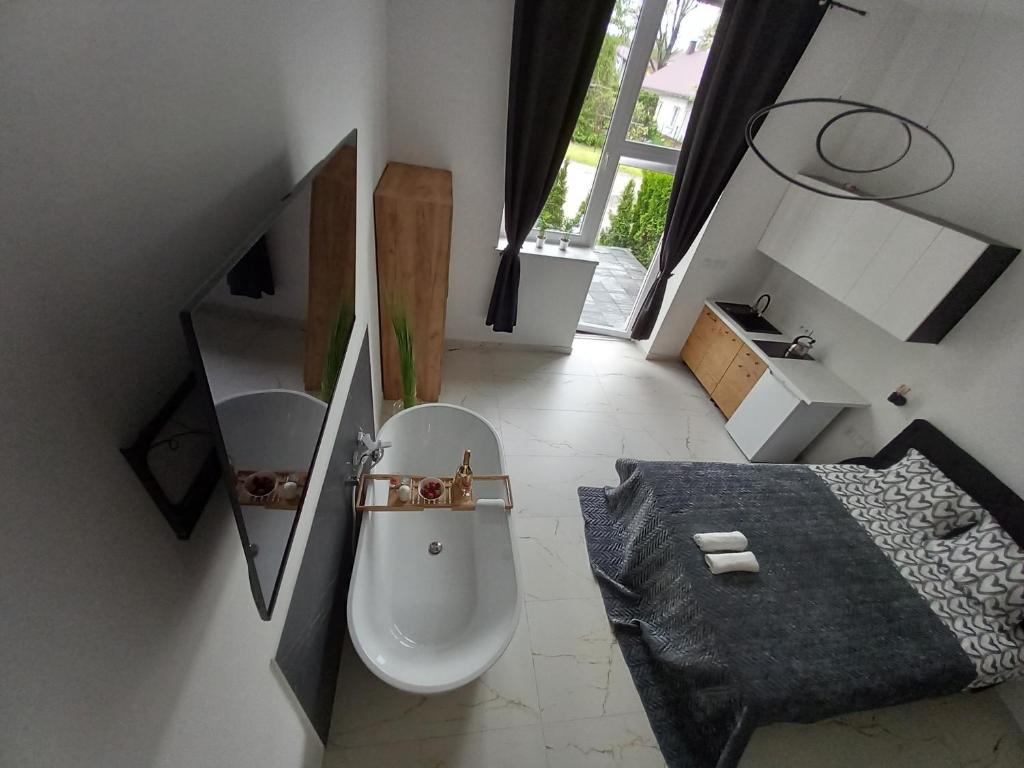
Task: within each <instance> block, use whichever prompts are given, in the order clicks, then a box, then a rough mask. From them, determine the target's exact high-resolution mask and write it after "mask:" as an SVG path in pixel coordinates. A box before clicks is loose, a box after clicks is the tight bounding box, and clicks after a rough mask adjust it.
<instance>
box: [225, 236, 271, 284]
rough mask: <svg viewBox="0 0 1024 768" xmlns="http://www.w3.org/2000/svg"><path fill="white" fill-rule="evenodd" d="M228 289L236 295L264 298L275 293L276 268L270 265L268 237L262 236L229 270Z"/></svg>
mask: <svg viewBox="0 0 1024 768" xmlns="http://www.w3.org/2000/svg"><path fill="white" fill-rule="evenodd" d="M228 289H229V290H230V291H231V293H232V295H234V296H248V297H249V298H250V299H260V298H263V294H264V293H265V294H267V295H268V296H273V295H274V270H273V269H272V268H271V266H270V251H268V250H267V238H266V236H263V237H261V238H260V239H259V240H257V241H256V244H255V245H253V247H252V248H250V249H249V251H248V252H247V253H246V254H245V256H243V257H242V258H241V259H239V261H238V263H237V264H235V266H233V267H232V268H231V271H230V272H228Z"/></svg>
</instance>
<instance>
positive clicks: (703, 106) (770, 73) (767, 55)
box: [630, 0, 825, 339]
mask: <svg viewBox="0 0 1024 768" xmlns="http://www.w3.org/2000/svg"><path fill="white" fill-rule="evenodd" d="M824 13H825V8H824V7H822V6H819V5H818V3H817V0H772V2H765V0H725V2H724V4H723V5H722V15H721V17H720V18H719V20H718V31H717V33H716V34H715V39H714V41H713V42H712V44H711V51H710V52H709V53H708V61H707V66H706V68H705V70H704V76H703V78H702V79H701V81H700V86H698V88H697V95H696V97H695V98H694V100H693V110H692V112H691V116H690V123H689V126H688V127H687V129H686V135H685V136H684V137H683V145H682V147H681V148H680V150H679V165H678V166H677V167H676V175H675V180H674V181H673V182H672V195H671V197H670V198H669V202H668V215H667V217H666V221H665V235H664V240H663V243H662V247H661V253H660V255H659V256H658V265H657V269H658V272H657V277H656V278H655V281H654V285H653V287H652V289H651V290H650V292H649V293H648V294H647V296H646V298H645V299H644V303H643V305H642V306H641V308H640V312H639V313H638V315H637V319H636V323H634V325H633V329H632V332H631V334H630V335H631V336H632V337H633V338H634V339H647V338H650V335H651V331H652V330H653V329H654V323H655V321H656V320H657V319H658V312H659V311H660V310H661V303H662V301H663V300H664V298H665V285H666V283H667V282H668V279H669V278H670V277H671V276H672V270H673V269H675V267H676V266H677V265H678V264H679V262H680V261H682V259H683V256H685V255H686V252H687V251H688V250H689V249H690V246H691V245H693V241H694V240H695V239H696V238H697V234H698V233H699V232H700V229H701V227H702V226H703V225H704V222H705V221H706V220H707V218H708V216H709V215H710V214H711V209H712V208H714V206H715V203H716V202H717V201H718V197H719V195H721V194H722V190H723V189H725V185H726V184H727V183H728V182H729V178H730V177H731V176H732V173H733V171H735V170H736V166H737V165H739V162H740V160H741V159H742V158H743V153H744V152H746V151H747V144H746V139H745V136H744V130H745V128H746V125H747V119H748V118H749V117H750V116H751V115H752V114H753V113H754V112H756V111H757V110H758V109H760V108H761V107H763V106H766V105H768V104H771V103H773V102H774V101H776V100H777V99H778V97H779V94H780V93H781V92H782V87H783V86H784V85H785V84H786V81H787V80H788V79H789V76H790V74H791V73H792V72H793V68H794V67H795V66H796V64H797V62H798V61H799V60H800V56H801V55H802V54H803V52H804V49H805V48H806V47H807V43H809V42H810V40H811V36H812V35H813V34H814V30H815V29H817V27H818V22H819V21H821V17H822V15H823V14H824Z"/></svg>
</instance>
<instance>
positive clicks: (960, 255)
mask: <svg viewBox="0 0 1024 768" xmlns="http://www.w3.org/2000/svg"><path fill="white" fill-rule="evenodd" d="M800 180H801V181H804V182H806V183H808V184H816V185H820V186H822V187H827V185H826V184H825V183H824V182H821V181H818V180H816V179H812V178H810V177H806V176H801V177H800ZM758 249H759V250H760V251H761V252H762V253H764V254H766V255H767V256H770V257H771V258H773V259H774V260H775V261H777V262H779V263H780V264H782V265H783V266H784V267H786V268H788V269H789V270H791V271H792V272H795V273H796V274H798V275H800V277H802V278H804V279H805V280H807V281H808V282H810V283H812V284H813V285H815V286H817V287H818V288H820V289H821V290H823V291H825V293H827V294H829V295H830V296H832V297H834V298H836V299H838V300H839V301H841V302H843V303H844V304H846V305H848V306H850V307H851V308H852V309H854V310H856V311H857V312H859V313H860V314H862V315H863V316H864V317H866V318H867V319H868V320H870V321H871V322H873V323H875V324H876V325H879V326H881V327H882V328H884V329H885V330H886V331H888V332H889V333H891V334H892V335H893V336H895V337H896V338H898V339H903V340H905V341H920V342H927V343H932V344H934V343H937V342H938V341H939V340H940V339H942V337H943V336H945V335H946V334H947V333H949V331H950V330H951V329H952V328H953V326H954V325H956V324H957V322H958V321H959V320H960V318H962V317H963V316H964V315H966V314H967V312H968V310H970V308H971V307H972V306H974V304H975V303H976V302H977V301H978V299H979V298H981V296H982V294H984V293H985V291H986V290H988V287H989V286H990V285H992V283H994V282H995V280H996V278H997V277H999V275H1000V274H1002V272H1003V270H1005V269H1006V268H1007V267H1008V266H1009V264H1010V262H1011V261H1013V259H1014V257H1015V256H1016V255H1017V254H1018V253H1019V249H1017V248H1011V247H1009V246H1006V245H1001V244H998V243H993V242H991V241H989V240H986V239H985V238H982V237H980V236H978V235H973V234H968V233H966V232H963V231H961V230H958V229H956V228H954V227H952V226H951V225H949V224H944V223H940V222H936V221H932V220H929V219H925V218H922V217H921V216H918V215H917V214H914V213H910V212H909V211H905V210H903V209H901V208H899V207H898V206H895V205H893V204H891V203H881V202H870V201H864V200H838V199H836V198H832V197H825V196H823V195H818V194H816V193H814V192H811V191H809V190H806V189H803V188H801V187H798V186H796V185H795V184H791V185H790V186H789V189H788V190H787V191H786V194H785V196H784V197H783V198H782V202H781V203H779V207H778V209H777V210H776V211H775V215H774V216H773V217H772V220H771V222H770V223H769V224H768V228H767V229H766V230H765V233H764V236H763V237H762V238H761V242H760V243H759V244H758Z"/></svg>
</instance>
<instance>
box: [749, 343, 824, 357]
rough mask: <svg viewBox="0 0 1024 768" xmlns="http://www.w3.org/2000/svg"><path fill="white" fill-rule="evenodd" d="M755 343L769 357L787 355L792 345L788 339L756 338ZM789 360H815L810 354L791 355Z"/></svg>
mask: <svg viewBox="0 0 1024 768" xmlns="http://www.w3.org/2000/svg"><path fill="white" fill-rule="evenodd" d="M754 343H755V344H757V346H758V347H760V348H761V350H762V351H763V352H764V353H765V354H766V355H768V357H786V350H788V349H789V347H790V342H788V341H759V340H757V339H754ZM787 359H788V360H813V359H814V358H813V357H811V356H810V355H804V356H803V357H790V358H787Z"/></svg>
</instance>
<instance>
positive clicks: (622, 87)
mask: <svg viewBox="0 0 1024 768" xmlns="http://www.w3.org/2000/svg"><path fill="white" fill-rule="evenodd" d="M667 5H668V0H643V4H642V5H641V8H640V15H639V17H638V18H637V24H636V29H635V30H634V32H633V42H632V43H631V44H630V46H629V56H628V57H627V58H626V65H625V67H624V68H623V71H622V81H621V83H620V84H619V93H618V96H617V97H616V99H615V107H614V109H613V110H612V117H611V121H610V122H609V125H608V133H607V135H606V136H605V142H604V147H603V148H602V150H601V157H600V159H599V160H598V162H597V171H596V173H595V175H594V184H593V186H592V187H591V189H590V199H589V202H588V203H587V210H586V212H585V213H584V214H583V220H582V221H581V222H580V231H579V232H563V231H561V230H557V229H551V230H547V232H548V233H549V234H553V235H556V236H558V237H561V236H563V235H567V236H568V238H569V244H570V245H576V246H583V247H587V248H590V247H593V246H594V245H595V244H596V243H597V238H598V236H599V235H600V232H601V221H602V220H603V219H604V214H605V211H606V209H607V208H608V202H609V200H610V198H611V191H612V184H613V182H614V181H615V174H616V172H617V170H618V167H619V165H628V166H631V167H635V168H641V169H644V170H650V171H659V172H662V173H669V174H675V171H676V166H677V165H678V163H679V150H678V149H675V148H673V147H659V146H657V145H654V144H644V143H642V142H638V141H631V140H629V139H627V138H626V136H627V135H628V133H629V124H630V122H631V120H632V119H633V113H634V112H635V111H636V104H637V101H638V100H639V98H640V91H641V90H643V84H644V78H645V77H646V76H647V63H648V61H650V57H651V52H652V51H653V50H654V44H655V42H656V41H657V39H658V31H659V30H660V29H661V22H662V18H663V17H664V15H665V7H666V6H667ZM537 234H538V230H537V228H536V227H534V229H533V230H532V231H531V232H530V236H531V237H536V236H537ZM652 263H653V262H652Z"/></svg>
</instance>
